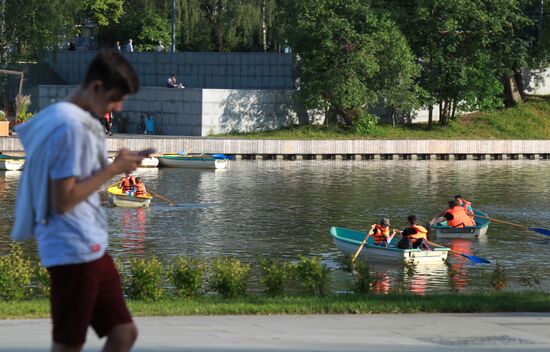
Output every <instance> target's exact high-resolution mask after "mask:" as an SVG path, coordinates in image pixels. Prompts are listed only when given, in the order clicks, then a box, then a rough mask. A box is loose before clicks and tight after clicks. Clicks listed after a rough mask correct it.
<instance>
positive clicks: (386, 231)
mask: <svg viewBox="0 0 550 352" xmlns="http://www.w3.org/2000/svg"><path fill="white" fill-rule="evenodd" d="M390 232H392V235H391V236H390ZM396 232H397V230H395V229H393V231H390V219H388V218H382V220H380V223H379V224H374V225H372V226H371V228H370V231H369V236H372V238H373V239H374V244H375V245H377V246H385V247H387V246H388V244H389V243H390V241H391V240H392V238H393V236H394V235H395V233H396Z"/></svg>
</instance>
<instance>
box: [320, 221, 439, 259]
mask: <svg viewBox="0 0 550 352" xmlns="http://www.w3.org/2000/svg"><path fill="white" fill-rule="evenodd" d="M330 235H331V236H332V239H333V240H334V244H335V245H336V248H338V249H339V250H340V251H342V252H343V253H344V254H345V255H348V256H352V255H354V254H355V252H357V250H358V249H359V246H360V245H361V242H363V240H364V239H365V236H366V235H367V234H366V232H364V231H356V230H350V229H345V228H343V227H331V228H330ZM397 237H398V236H395V238H393V240H392V241H391V243H390V245H389V246H388V247H385V246H377V245H375V244H374V239H373V238H372V237H370V238H369V239H368V241H367V244H365V246H364V247H363V249H362V250H361V253H360V254H359V258H362V259H367V260H368V261H369V262H390V263H404V262H408V263H415V264H431V263H443V262H444V261H445V259H447V254H448V252H449V248H445V247H441V248H434V250H433V251H423V250H420V249H399V248H396V247H395V245H396V244H397V242H398V241H399V239H398V238H397Z"/></svg>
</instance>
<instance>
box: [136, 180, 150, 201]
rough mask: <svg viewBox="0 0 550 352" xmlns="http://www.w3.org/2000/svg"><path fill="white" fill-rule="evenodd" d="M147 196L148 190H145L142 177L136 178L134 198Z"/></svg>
mask: <svg viewBox="0 0 550 352" xmlns="http://www.w3.org/2000/svg"><path fill="white" fill-rule="evenodd" d="M146 194H147V190H146V189H145V184H144V183H143V181H141V177H136V184H135V186H134V196H136V197H139V196H144V195H146Z"/></svg>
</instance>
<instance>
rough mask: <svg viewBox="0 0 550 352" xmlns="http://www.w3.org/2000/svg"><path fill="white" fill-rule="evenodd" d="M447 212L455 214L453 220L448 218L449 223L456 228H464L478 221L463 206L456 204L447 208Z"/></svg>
mask: <svg viewBox="0 0 550 352" xmlns="http://www.w3.org/2000/svg"><path fill="white" fill-rule="evenodd" d="M446 213H449V214H451V215H452V216H453V218H452V219H451V220H447V225H449V226H451V227H456V228H462V227H464V226H475V225H476V223H475V222H474V220H472V218H471V217H470V216H469V215H468V213H467V212H466V209H464V208H463V207H461V206H458V205H457V206H454V207H452V208H449V209H447V211H446Z"/></svg>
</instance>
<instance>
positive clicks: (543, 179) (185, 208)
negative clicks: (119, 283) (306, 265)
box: [0, 160, 550, 293]
mask: <svg viewBox="0 0 550 352" xmlns="http://www.w3.org/2000/svg"><path fill="white" fill-rule="evenodd" d="M135 175H137V176H141V177H142V179H143V180H144V182H145V184H146V186H147V187H148V188H149V189H151V190H153V191H154V192H156V193H159V194H160V195H163V196H165V197H167V198H170V199H173V200H174V201H176V202H177V203H178V206H175V207H174V206H170V205H168V204H166V203H163V202H162V201H159V199H158V198H157V199H155V200H154V201H153V203H152V206H151V207H150V208H148V209H125V208H116V207H112V206H111V205H109V203H108V202H105V210H106V212H107V215H108V218H109V231H110V236H111V252H112V253H113V255H114V256H119V257H122V258H126V257H128V256H131V255H133V256H151V255H156V256H158V257H160V258H162V259H169V258H170V257H173V256H176V255H185V256H192V257H197V258H202V259H208V258H213V257H217V256H238V257H239V258H240V259H242V260H243V261H247V262H255V261H256V258H258V257H271V258H279V259H284V260H289V261H292V260H296V259H297V258H298V256H299V255H305V256H321V257H322V258H323V262H324V263H325V264H326V265H328V266H330V267H331V268H333V269H335V271H334V274H333V278H334V282H335V285H334V286H335V289H336V290H346V289H347V287H348V286H349V283H350V280H349V277H348V274H346V273H344V272H342V271H341V270H339V269H338V267H339V265H340V261H341V260H342V259H343V255H342V254H341V253H340V252H339V251H338V250H337V249H336V247H335V246H334V243H333V242H332V239H331V237H330V236H329V233H328V232H329V228H330V227H331V226H340V227H347V228H353V229H365V228H367V227H369V226H370V225H371V224H373V223H375V222H377V221H379V219H380V218H381V217H389V218H390V219H391V222H392V225H394V226H397V227H400V226H404V225H405V219H406V217H407V215H409V214H416V215H417V216H418V217H419V218H420V219H421V222H426V221H428V220H429V219H431V218H432V217H433V215H434V214H436V213H438V212H440V211H441V210H443V209H444V208H445V207H446V204H447V201H448V200H449V199H452V196H453V195H454V194H457V193H461V194H462V195H463V196H464V197H465V198H466V199H468V200H470V201H472V202H473V203H474V206H475V207H476V208H478V209H480V210H482V211H484V212H486V213H487V214H489V216H491V217H494V218H497V219H501V220H506V221H510V222H514V223H518V224H524V225H528V226H534V227H543V228H550V212H549V210H548V204H549V199H550V194H549V193H550V178H549V177H548V176H549V175H550V161H542V160H536V161H535V160H534V161H529V160H518V161H511V160H506V161H458V162H449V161H435V160H434V161H401V160H399V161H397V160H395V161H391V160H388V161H362V162H357V161H232V162H230V165H229V168H228V169H227V170H215V171H214V170H187V169H170V168H166V169H138V171H137V172H136V173H135ZM19 177H20V174H19V173H18V172H0V221H1V228H0V253H6V252H7V250H8V243H9V231H10V228H11V224H12V219H13V213H14V199H15V193H16V187H17V182H18V180H19ZM437 243H439V244H442V245H446V246H450V247H451V248H452V249H454V250H456V251H460V252H465V253H470V254H474V255H476V256H479V257H483V258H487V259H489V260H491V261H492V262H493V264H491V265H473V264H471V263H469V261H468V260H467V259H465V258H463V257H461V256H454V255H452V254H450V265H449V266H445V265H443V264H442V265H438V266H435V267H433V266H431V267H427V268H425V267H419V268H417V270H416V273H415V274H414V275H412V276H407V275H406V274H405V272H404V270H403V268H402V266H392V265H390V266H388V265H385V266H380V265H375V266H372V267H371V270H372V271H373V275H374V276H375V277H376V278H377V281H378V284H377V290H378V291H381V292H387V291H388V290H391V289H398V288H400V287H401V288H403V287H404V288H405V289H406V290H411V291H413V292H418V293H423V292H447V291H449V289H450V286H451V285H450V284H449V282H450V281H449V280H450V279H449V277H450V276H452V277H453V282H454V283H455V285H456V286H457V288H458V289H460V290H461V291H478V290H487V289H489V287H490V276H491V273H492V272H493V270H494V268H495V263H496V262H497V261H498V263H500V264H501V265H502V266H503V267H504V268H505V269H506V273H507V275H508V287H507V289H509V290H531V289H536V290H544V291H547V292H548V291H550V280H549V279H548V278H549V277H550V275H549V274H550V269H549V265H548V263H550V237H546V236H542V235H539V234H537V233H535V232H532V231H529V230H526V229H521V228H516V227H509V226H506V225H501V224H496V223H493V224H491V226H490V228H489V231H488V235H487V237H486V238H484V239H479V240H443V239H442V240H437ZM34 247H35V246H34V245H33V244H32V243H29V244H26V245H25V249H26V250H27V251H28V252H30V253H31V254H34V255H35V249H34ZM450 274H452V275H450Z"/></svg>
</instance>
